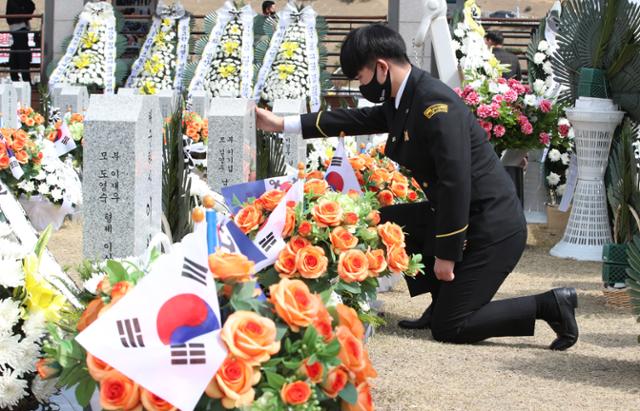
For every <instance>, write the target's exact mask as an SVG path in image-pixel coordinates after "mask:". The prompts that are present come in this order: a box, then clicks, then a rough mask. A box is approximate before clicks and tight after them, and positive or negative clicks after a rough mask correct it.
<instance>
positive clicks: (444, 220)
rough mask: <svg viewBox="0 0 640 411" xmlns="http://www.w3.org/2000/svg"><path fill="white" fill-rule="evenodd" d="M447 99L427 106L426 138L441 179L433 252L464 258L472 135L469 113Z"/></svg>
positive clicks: (436, 188) (437, 191) (469, 195)
mask: <svg viewBox="0 0 640 411" xmlns="http://www.w3.org/2000/svg"><path fill="white" fill-rule="evenodd" d="M456 106H457V104H448V103H446V102H443V103H436V104H432V105H429V106H428V107H427V108H426V109H425V110H424V113H423V115H424V117H425V120H426V122H427V141H428V147H429V153H430V157H431V158H432V159H433V161H434V165H435V168H436V172H437V175H438V182H437V185H436V187H435V193H434V194H435V197H436V201H435V203H436V204H437V207H436V210H435V241H434V243H435V245H434V255H435V256H436V257H438V258H440V259H443V260H451V261H461V260H462V251H463V247H464V241H465V239H466V233H467V228H468V227H469V207H470V202H471V138H470V136H469V128H468V125H467V124H466V121H465V118H467V115H466V113H463V112H462V109H461V108H459V107H456Z"/></svg>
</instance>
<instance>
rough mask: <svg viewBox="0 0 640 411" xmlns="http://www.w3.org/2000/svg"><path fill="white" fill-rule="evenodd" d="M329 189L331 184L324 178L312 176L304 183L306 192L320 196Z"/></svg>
mask: <svg viewBox="0 0 640 411" xmlns="http://www.w3.org/2000/svg"><path fill="white" fill-rule="evenodd" d="M328 189H329V184H328V183H327V182H326V181H325V180H324V179H322V178H312V179H309V180H307V181H305V183H304V193H305V194H313V196H314V197H320V196H321V195H323V194H324V193H326V192H327V190H328Z"/></svg>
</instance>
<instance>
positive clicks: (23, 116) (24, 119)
mask: <svg viewBox="0 0 640 411" xmlns="http://www.w3.org/2000/svg"><path fill="white" fill-rule="evenodd" d="M25 121H27V115H26V114H20V122H21V123H24V122H25Z"/></svg>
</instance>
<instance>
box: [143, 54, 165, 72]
mask: <svg viewBox="0 0 640 411" xmlns="http://www.w3.org/2000/svg"><path fill="white" fill-rule="evenodd" d="M163 67H164V64H162V61H160V57H158V56H153V57H151V58H150V59H149V60H147V61H145V63H144V71H146V72H147V73H149V74H153V75H156V74H158V72H159V71H160V70H162V68H163Z"/></svg>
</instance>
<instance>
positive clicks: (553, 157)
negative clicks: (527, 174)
mask: <svg viewBox="0 0 640 411" xmlns="http://www.w3.org/2000/svg"><path fill="white" fill-rule="evenodd" d="M547 156H548V157H549V160H550V161H553V162H556V161H559V160H560V158H561V157H562V154H560V151H559V150H558V149H555V148H554V149H552V150H550V151H549V154H548V155H547Z"/></svg>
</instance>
